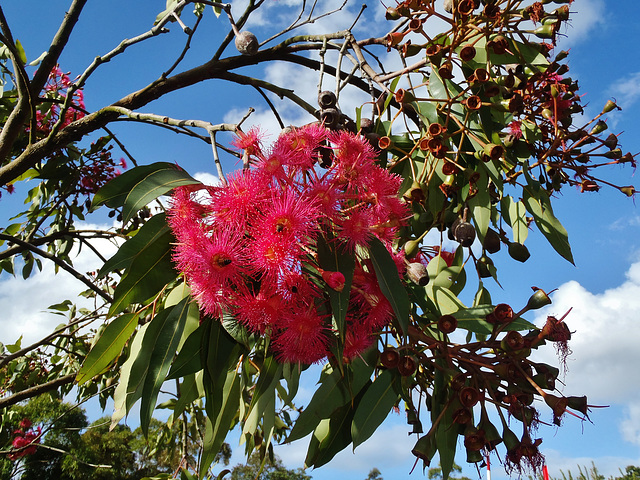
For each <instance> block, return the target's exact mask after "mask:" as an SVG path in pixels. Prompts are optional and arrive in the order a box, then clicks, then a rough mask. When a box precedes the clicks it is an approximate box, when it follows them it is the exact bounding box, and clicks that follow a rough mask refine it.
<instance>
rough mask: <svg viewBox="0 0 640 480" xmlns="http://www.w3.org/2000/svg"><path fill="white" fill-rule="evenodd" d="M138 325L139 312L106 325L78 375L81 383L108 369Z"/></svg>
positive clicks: (121, 316)
mask: <svg viewBox="0 0 640 480" xmlns="http://www.w3.org/2000/svg"><path fill="white" fill-rule="evenodd" d="M137 325H138V314H136V313H127V314H125V315H120V316H119V317H118V318H115V319H114V320H113V321H112V322H111V323H109V325H107V326H106V328H105V329H104V331H103V332H102V335H100V338H99V339H98V341H97V342H96V343H95V345H94V346H93V348H92V349H91V351H90V352H89V354H88V355H87V357H86V358H85V360H84V362H83V363H82V367H80V371H79V372H78V375H77V377H76V382H78V384H79V385H82V384H83V383H85V382H87V381H88V380H90V379H92V378H93V377H95V376H96V375H99V374H101V373H103V372H104V371H106V370H107V368H108V367H109V365H111V363H112V362H113V361H114V360H115V359H116V358H117V357H118V355H120V352H122V349H123V347H124V345H125V343H126V342H127V340H129V337H131V335H132V334H133V332H134V330H135V329H136V326H137Z"/></svg>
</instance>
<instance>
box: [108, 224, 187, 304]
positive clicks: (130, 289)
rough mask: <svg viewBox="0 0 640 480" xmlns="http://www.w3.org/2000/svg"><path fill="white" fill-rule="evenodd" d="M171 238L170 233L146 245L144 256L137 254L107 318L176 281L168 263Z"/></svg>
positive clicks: (116, 294) (175, 273)
mask: <svg viewBox="0 0 640 480" xmlns="http://www.w3.org/2000/svg"><path fill="white" fill-rule="evenodd" d="M173 242H174V240H173V235H172V234H171V233H170V232H169V231H165V233H164V234H163V235H162V236H161V237H159V238H156V239H155V241H154V242H153V243H150V244H147V245H146V247H144V249H143V254H139V255H136V256H135V258H134V259H133V261H132V262H131V265H130V266H129V268H128V270H127V272H126V273H125V275H124V276H123V277H122V279H121V280H120V283H119V284H118V286H117V287H116V290H115V292H114V294H113V299H114V301H113V303H112V304H111V307H110V308H109V316H113V315H115V314H116V313H119V312H121V311H122V310H124V309H125V308H126V307H127V306H128V305H130V304H132V303H141V302H143V301H145V300H147V299H149V298H151V297H152V296H154V295H156V294H157V293H158V292H160V291H161V290H162V289H163V288H164V286H165V285H166V284H167V283H169V282H170V281H172V280H173V279H175V278H176V276H177V271H176V270H175V268H174V265H173V262H172V260H171V245H172V243H173Z"/></svg>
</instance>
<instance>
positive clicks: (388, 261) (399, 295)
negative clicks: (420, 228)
mask: <svg viewBox="0 0 640 480" xmlns="http://www.w3.org/2000/svg"><path fill="white" fill-rule="evenodd" d="M369 255H370V257H371V262H372V263H373V268H374V270H375V271H376V277H377V278H378V283H379V285H380V290H382V293H383V294H384V296H385V297H387V300H389V303H390V304H391V307H392V308H393V312H394V313H395V316H396V319H397V320H398V324H399V326H400V330H401V331H402V333H403V334H405V335H406V334H407V332H408V330H409V313H410V312H411V303H410V302H409V295H408V294H407V291H406V290H405V288H404V285H403V283H402V280H400V275H398V268H397V267H396V264H395V262H394V261H393V258H391V254H390V253H389V251H388V250H387V247H385V246H384V244H383V243H382V242H381V241H380V240H378V239H377V238H374V239H373V240H372V241H371V243H370V245H369Z"/></svg>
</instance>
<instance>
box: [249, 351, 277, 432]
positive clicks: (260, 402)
mask: <svg viewBox="0 0 640 480" xmlns="http://www.w3.org/2000/svg"><path fill="white" fill-rule="evenodd" d="M281 378H282V364H281V363H278V361H277V360H276V359H275V357H273V356H269V357H267V358H265V360H264V364H263V365H262V368H261V369H260V376H259V377H258V381H257V382H256V388H255V390H254V392H253V397H252V398H251V405H250V406H249V414H248V415H247V420H246V421H245V423H244V427H243V428H242V433H244V434H249V435H253V434H254V433H255V431H256V429H257V428H258V423H259V421H260V418H261V417H262V415H263V414H265V413H266V412H267V406H268V405H269V404H270V403H271V401H272V400H273V399H275V396H276V385H277V384H278V382H279V381H280V379H281ZM269 413H271V412H269Z"/></svg>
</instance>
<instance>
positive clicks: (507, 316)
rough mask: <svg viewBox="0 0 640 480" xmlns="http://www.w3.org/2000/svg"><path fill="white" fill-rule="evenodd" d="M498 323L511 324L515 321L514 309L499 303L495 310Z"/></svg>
mask: <svg viewBox="0 0 640 480" xmlns="http://www.w3.org/2000/svg"><path fill="white" fill-rule="evenodd" d="M493 314H494V315H495V319H496V321H497V323H509V322H511V321H512V320H513V309H512V308H511V306H509V305H507V304H506V303H499V304H498V305H496V308H494V309H493Z"/></svg>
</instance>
